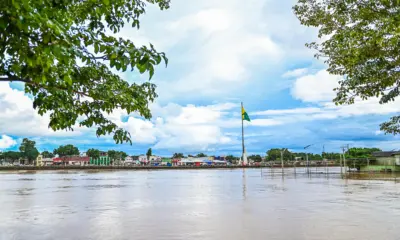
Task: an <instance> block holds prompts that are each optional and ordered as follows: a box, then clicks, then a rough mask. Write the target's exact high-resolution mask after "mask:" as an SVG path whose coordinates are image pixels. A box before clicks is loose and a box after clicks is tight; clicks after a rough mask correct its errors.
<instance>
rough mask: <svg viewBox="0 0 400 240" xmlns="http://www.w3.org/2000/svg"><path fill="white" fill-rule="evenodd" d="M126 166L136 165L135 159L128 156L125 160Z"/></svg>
mask: <svg viewBox="0 0 400 240" xmlns="http://www.w3.org/2000/svg"><path fill="white" fill-rule="evenodd" d="M124 164H128V165H131V164H134V160H133V158H132V157H131V156H127V157H126V158H125V159H124Z"/></svg>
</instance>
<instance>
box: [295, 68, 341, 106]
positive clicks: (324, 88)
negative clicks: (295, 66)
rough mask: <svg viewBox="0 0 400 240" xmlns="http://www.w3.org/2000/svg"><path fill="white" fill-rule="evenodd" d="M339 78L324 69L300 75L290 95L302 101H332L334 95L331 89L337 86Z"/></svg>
mask: <svg viewBox="0 0 400 240" xmlns="http://www.w3.org/2000/svg"><path fill="white" fill-rule="evenodd" d="M340 78H341V77H340V76H335V75H331V74H329V73H328V72H327V71H326V70H321V71H319V72H317V73H316V74H309V75H306V76H302V77H300V78H298V79H296V81H295V82H294V85H293V88H292V96H293V97H294V98H296V99H299V100H301V101H303V102H322V101H332V99H333V98H334V97H335V92H334V91H333V89H334V88H336V87H338V86H339V84H338V81H339V80H340Z"/></svg>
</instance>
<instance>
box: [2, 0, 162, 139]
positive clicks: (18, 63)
mask: <svg viewBox="0 0 400 240" xmlns="http://www.w3.org/2000/svg"><path fill="white" fill-rule="evenodd" d="M78 2H79V4H77V1H66V0H54V1H31V0H12V1H3V2H2V5H1V4H0V5H1V7H0V8H1V9H3V10H4V11H1V10H0V12H1V13H0V36H6V38H7V39H6V40H7V41H6V42H5V45H4V46H2V47H0V56H3V57H2V58H1V57H0V73H7V72H12V73H14V74H15V75H16V77H19V78H21V79H30V80H32V81H33V83H34V84H25V86H24V89H25V92H26V93H27V94H30V95H31V96H32V98H33V103H34V104H33V107H34V108H35V110H36V111H37V112H38V113H39V114H41V115H45V114H48V115H49V118H50V119H49V127H50V128H51V129H53V130H55V131H58V130H71V131H73V130H74V127H75V126H76V125H77V124H79V125H80V126H82V127H94V128H96V130H97V131H96V134H97V135H98V136H101V135H108V134H111V135H113V137H115V141H116V142H118V143H122V142H128V143H131V139H130V135H129V133H128V132H126V131H124V130H120V131H119V129H118V127H117V125H116V124H115V123H114V122H113V119H112V118H109V117H108V116H109V115H106V114H105V113H112V112H113V111H114V110H115V109H120V108H122V110H126V111H127V112H129V113H132V112H136V113H137V114H139V115H141V116H143V117H144V118H147V119H149V118H150V117H151V111H150V109H149V107H148V101H153V100H154V99H155V98H156V97H157V94H156V92H155V89H156V87H155V85H152V84H149V83H148V82H146V83H147V84H146V83H143V84H130V83H129V82H127V81H126V80H125V79H122V78H121V77H120V76H119V75H117V74H115V72H113V71H112V70H111V69H112V68H113V67H115V68H116V69H118V70H122V71H126V70H127V68H128V66H130V67H132V68H135V67H136V68H137V69H138V70H139V72H141V73H145V72H148V73H149V76H150V79H151V78H152V77H153V76H154V74H155V73H154V72H155V70H154V69H155V66H154V65H158V64H160V63H161V61H162V58H163V57H165V56H164V54H163V53H158V52H157V51H156V50H155V48H154V46H153V45H151V46H150V48H147V47H141V48H136V47H135V44H134V43H133V42H132V41H131V40H129V39H123V38H117V37H116V36H115V35H113V34H112V33H110V32H111V31H115V32H119V31H120V29H122V28H123V27H125V23H126V22H129V21H130V22H133V26H135V27H139V24H140V22H139V19H140V17H141V15H142V14H144V13H145V10H146V8H147V5H146V4H156V5H158V6H159V7H160V9H166V8H168V6H169V0H156V1H153V0H151V1H147V0H135V1H130V0H118V1H111V0H103V1H100V3H98V2H96V1H92V0H90V1H78ZM5 14H6V15H7V16H6V15H5ZM5 16H6V17H5ZM10 26H14V27H15V29H14V28H10ZM7 27H8V28H7ZM6 28H7V29H6ZM108 30H111V31H108ZM1 49H4V50H3V52H1ZM93 50H94V53H93ZM5 51H6V52H5ZM100 52H101V53H102V54H101V55H105V56H106V58H107V59H106V61H103V59H100V58H97V57H96V56H98V55H97V54H98V53H100ZM93 55H95V56H93ZM99 55H100V54H99ZM142 56H145V58H143V57H142ZM0 75H1V74H0ZM87 96H90V97H88V98H90V100H86V97H87Z"/></svg>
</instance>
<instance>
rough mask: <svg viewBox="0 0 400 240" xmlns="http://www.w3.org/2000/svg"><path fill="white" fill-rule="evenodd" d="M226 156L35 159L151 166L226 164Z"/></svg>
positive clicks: (52, 162)
mask: <svg viewBox="0 0 400 240" xmlns="http://www.w3.org/2000/svg"><path fill="white" fill-rule="evenodd" d="M226 164H227V161H226V160H225V158H224V157H199V158H196V157H191V158H173V159H172V158H163V157H159V156H150V157H149V158H148V157H147V156H145V155H141V156H137V157H131V156H127V157H126V158H125V159H119V160H117V161H113V160H112V159H110V157H109V156H108V155H107V153H106V152H102V153H100V156H99V157H98V158H92V157H88V156H85V155H80V156H65V157H55V158H43V156H42V155H39V156H38V157H37V159H36V161H35V165H36V166H51V165H64V166H65V165H75V166H110V165H125V166H129V165H144V166H146V165H151V166H185V165H187V166H203V165H226Z"/></svg>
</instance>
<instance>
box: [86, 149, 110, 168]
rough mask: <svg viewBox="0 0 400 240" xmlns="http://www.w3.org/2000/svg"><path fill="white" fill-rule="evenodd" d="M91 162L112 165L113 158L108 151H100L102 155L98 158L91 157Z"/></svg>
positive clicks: (91, 163) (99, 164)
mask: <svg viewBox="0 0 400 240" xmlns="http://www.w3.org/2000/svg"><path fill="white" fill-rule="evenodd" d="M89 163H90V165H96V166H109V165H111V159H110V157H109V156H108V153H107V152H100V156H99V157H98V158H92V157H91V158H90V161H89Z"/></svg>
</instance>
